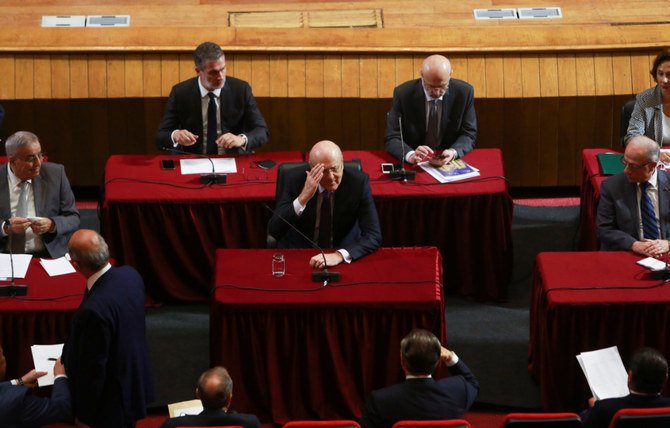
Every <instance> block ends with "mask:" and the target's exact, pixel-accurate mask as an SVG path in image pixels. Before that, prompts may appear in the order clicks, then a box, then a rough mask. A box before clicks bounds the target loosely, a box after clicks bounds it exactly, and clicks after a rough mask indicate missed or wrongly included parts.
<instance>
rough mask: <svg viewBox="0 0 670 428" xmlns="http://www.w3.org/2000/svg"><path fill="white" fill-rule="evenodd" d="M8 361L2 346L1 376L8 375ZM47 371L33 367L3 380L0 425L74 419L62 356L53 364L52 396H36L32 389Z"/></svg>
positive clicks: (0, 386) (21, 425)
mask: <svg viewBox="0 0 670 428" xmlns="http://www.w3.org/2000/svg"><path fill="white" fill-rule="evenodd" d="M6 368H7V363H6V361H5V355H4V353H3V351H2V348H1V347H0V379H3V378H4V377H5V370H6ZM44 375H46V372H38V371H35V370H31V371H30V372H29V373H26V374H25V375H23V376H21V377H20V378H18V379H14V380H11V381H7V382H0V426H3V427H32V426H35V427H37V426H42V425H46V424H52V423H55V422H67V421H69V420H70V419H71V418H72V410H71V399H70V389H69V388H68V384H67V376H66V375H65V367H64V366H63V364H61V361H60V358H59V359H57V360H56V363H55V364H54V376H55V380H54V387H53V391H52V393H51V398H48V397H37V396H35V395H33V394H32V393H31V392H30V389H29V388H34V387H36V386H37V379H39V378H40V377H42V376H44Z"/></svg>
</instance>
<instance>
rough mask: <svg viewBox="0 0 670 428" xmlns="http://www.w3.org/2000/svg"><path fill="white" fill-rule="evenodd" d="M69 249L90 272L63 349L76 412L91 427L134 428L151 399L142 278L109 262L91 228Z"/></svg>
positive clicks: (77, 265) (83, 270)
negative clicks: (82, 297)
mask: <svg viewBox="0 0 670 428" xmlns="http://www.w3.org/2000/svg"><path fill="white" fill-rule="evenodd" d="M68 249H69V254H70V257H71V260H72V265H73V266H74V267H75V269H77V270H78V271H79V272H80V273H81V274H82V275H84V277H86V291H85V294H84V299H83V300H82V302H81V305H79V308H78V309H77V311H76V312H75V314H74V317H73V319H72V326H71V328H70V335H69V336H68V339H67V341H66V342H65V346H64V348H63V363H64V364H65V367H66V368H67V371H68V377H69V378H70V387H71V389H72V398H73V406H74V414H75V417H76V418H77V420H78V422H80V423H82V424H84V425H89V426H91V427H110V428H111V427H134V426H135V421H137V420H138V419H141V418H143V417H144V416H145V415H146V405H147V403H149V402H150V401H152V400H153V387H152V385H151V379H150V376H149V361H148V357H147V346H146V339H145V322H144V282H143V281H142V278H141V277H140V275H139V274H138V273H137V271H136V270H135V269H133V268H132V267H130V266H122V267H112V266H111V265H110V264H109V250H108V248H107V243H105V240H104V239H103V238H102V236H100V235H99V234H98V233H97V232H95V231H93V230H86V229H81V230H78V231H76V232H75V233H74V234H73V235H72V238H70V242H69V243H68Z"/></svg>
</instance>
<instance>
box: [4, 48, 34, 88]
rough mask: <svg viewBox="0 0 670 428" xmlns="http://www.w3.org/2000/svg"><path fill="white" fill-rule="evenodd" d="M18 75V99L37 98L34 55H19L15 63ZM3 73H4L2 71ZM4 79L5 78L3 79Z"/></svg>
mask: <svg viewBox="0 0 670 428" xmlns="http://www.w3.org/2000/svg"><path fill="white" fill-rule="evenodd" d="M14 70H15V73H16V77H15V80H14V82H15V87H16V92H15V96H16V99H31V98H33V97H34V96H35V90H34V87H33V82H34V80H35V71H34V60H33V56H32V55H18V56H17V57H16V60H15V63H14ZM0 73H2V71H0ZM3 79H4V77H3Z"/></svg>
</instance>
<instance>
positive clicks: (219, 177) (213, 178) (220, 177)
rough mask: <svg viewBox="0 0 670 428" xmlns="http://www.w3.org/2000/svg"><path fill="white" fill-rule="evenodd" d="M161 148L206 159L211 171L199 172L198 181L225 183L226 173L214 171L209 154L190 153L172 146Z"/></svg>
mask: <svg viewBox="0 0 670 428" xmlns="http://www.w3.org/2000/svg"><path fill="white" fill-rule="evenodd" d="M161 150H165V151H166V152H173V153H179V154H182V155H191V156H197V157H199V158H205V159H207V160H208V161H209V163H211V164H212V173H211V174H200V182H201V183H202V184H226V179H227V174H222V173H218V172H215V168H214V161H213V160H212V158H211V157H210V156H207V155H204V154H202V153H191V152H187V151H186V150H180V149H175V148H172V147H161Z"/></svg>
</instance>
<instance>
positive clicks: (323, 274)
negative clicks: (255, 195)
mask: <svg viewBox="0 0 670 428" xmlns="http://www.w3.org/2000/svg"><path fill="white" fill-rule="evenodd" d="M263 206H264V207H265V208H266V209H267V210H268V211H270V212H271V213H272V215H276V216H277V218H278V219H279V220H281V221H283V222H284V223H286V224H287V225H288V227H290V228H291V229H293V230H295V231H296V232H298V235H300V236H301V237H302V238H303V239H305V240H306V241H307V242H309V243H310V244H311V245H312V248H315V249H317V250H319V251H320V252H321V257H323V266H324V268H323V270H322V271H315V272H312V282H323V286H324V287H325V286H326V285H328V283H329V282H337V281H339V280H340V273H339V272H329V271H328V263H326V253H325V251H323V248H321V247H320V246H319V244H317V243H316V242H314V241H313V240H311V239H309V238H308V237H307V235H305V234H304V233H302V232H301V231H300V229H298V228H297V227H295V226H294V225H293V224H291V222H290V221H288V220H286V219H285V218H284V217H282V216H281V215H280V214H279V213H278V212H277V211H275V210H273V209H272V208H270V206H269V205H268V204H266V203H263Z"/></svg>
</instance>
